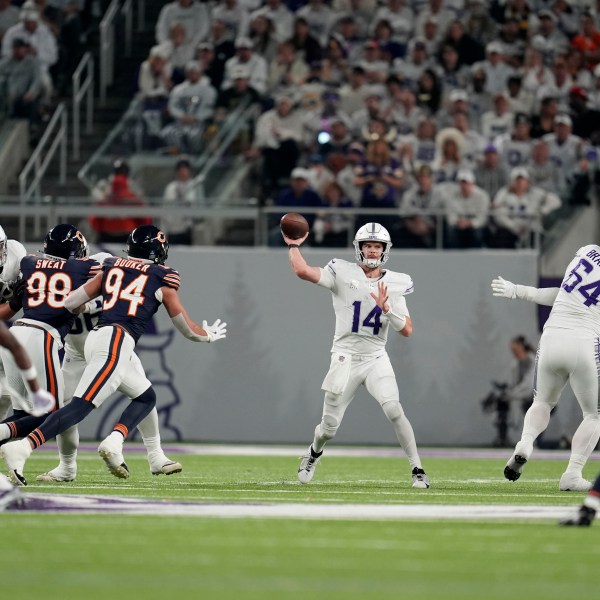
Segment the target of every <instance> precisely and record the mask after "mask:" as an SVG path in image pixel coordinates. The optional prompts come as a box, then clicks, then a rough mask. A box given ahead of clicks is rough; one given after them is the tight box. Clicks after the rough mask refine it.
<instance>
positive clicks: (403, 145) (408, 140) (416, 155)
mask: <svg viewBox="0 0 600 600" xmlns="http://www.w3.org/2000/svg"><path fill="white" fill-rule="evenodd" d="M436 134H437V128H436V123H435V121H434V120H433V119H431V118H428V117H424V118H422V119H421V120H420V121H419V124H418V125H417V129H416V132H415V133H414V134H410V135H407V136H401V137H400V138H399V139H398V145H399V156H400V161H401V163H402V166H403V168H404V170H405V171H409V172H410V171H414V170H415V169H416V168H417V167H418V166H420V165H422V164H427V165H429V166H431V164H432V163H433V160H434V159H435V152H436V145H435V137H436Z"/></svg>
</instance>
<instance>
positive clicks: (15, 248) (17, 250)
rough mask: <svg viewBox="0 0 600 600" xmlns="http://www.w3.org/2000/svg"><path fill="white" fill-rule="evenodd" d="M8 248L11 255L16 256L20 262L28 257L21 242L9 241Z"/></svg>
mask: <svg viewBox="0 0 600 600" xmlns="http://www.w3.org/2000/svg"><path fill="white" fill-rule="evenodd" d="M6 247H7V249H8V252H9V254H12V255H13V256H15V257H16V259H17V260H18V261H20V260H21V259H22V258H23V257H24V256H26V255H27V250H25V246H23V244H21V242H17V240H8V242H7V243H6Z"/></svg>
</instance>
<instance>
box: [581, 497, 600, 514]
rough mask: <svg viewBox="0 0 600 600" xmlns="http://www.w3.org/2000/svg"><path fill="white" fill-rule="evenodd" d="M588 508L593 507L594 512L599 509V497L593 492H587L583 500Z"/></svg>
mask: <svg viewBox="0 0 600 600" xmlns="http://www.w3.org/2000/svg"><path fill="white" fill-rule="evenodd" d="M583 504H584V505H585V506H587V507H588V508H593V509H594V510H595V511H596V512H598V511H599V510H600V498H599V497H598V496H596V495H595V494H588V495H587V496H586V497H585V500H584V501H583Z"/></svg>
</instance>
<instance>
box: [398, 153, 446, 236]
mask: <svg viewBox="0 0 600 600" xmlns="http://www.w3.org/2000/svg"><path fill="white" fill-rule="evenodd" d="M416 177H417V183H416V185H414V186H413V187H411V188H410V189H409V190H408V191H407V192H405V193H404V195H403V196H402V200H401V202H400V215H401V216H402V224H401V229H400V235H399V236H398V240H397V241H396V242H394V245H395V246H399V247H400V248H435V247H436V234H437V230H438V228H437V224H438V223H439V215H438V214H435V212H436V211H440V212H441V209H442V206H443V205H442V200H441V196H440V193H439V191H438V189H437V188H436V186H434V185H433V173H432V171H431V167H430V166H429V165H421V166H420V167H419V169H418V170H417V176H416Z"/></svg>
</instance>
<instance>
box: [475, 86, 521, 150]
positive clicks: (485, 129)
mask: <svg viewBox="0 0 600 600" xmlns="http://www.w3.org/2000/svg"><path fill="white" fill-rule="evenodd" d="M509 106H510V105H509V102H508V96H507V95H506V94H504V93H498V94H496V95H495V96H494V108H493V110H490V111H488V112H486V113H484V114H483V116H482V117H481V134H482V135H483V137H484V138H485V139H486V140H487V141H488V142H492V141H493V140H495V139H496V138H497V137H498V136H500V135H503V134H505V133H508V132H509V131H510V130H511V129H512V127H513V124H514V121H515V116H514V115H513V113H511V112H510V110H509Z"/></svg>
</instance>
